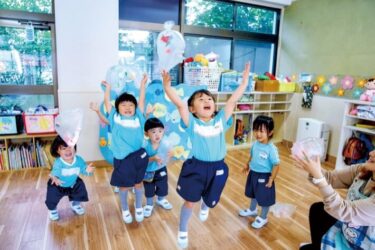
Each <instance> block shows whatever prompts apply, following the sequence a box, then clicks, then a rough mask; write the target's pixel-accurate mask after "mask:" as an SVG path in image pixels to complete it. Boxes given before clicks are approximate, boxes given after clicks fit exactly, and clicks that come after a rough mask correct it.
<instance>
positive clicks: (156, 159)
mask: <svg viewBox="0 0 375 250" xmlns="http://www.w3.org/2000/svg"><path fill="white" fill-rule="evenodd" d="M154 160H155V161H156V163H157V164H158V165H161V164H162V163H163V161H162V159H161V158H160V157H159V156H157V155H155V156H154Z"/></svg>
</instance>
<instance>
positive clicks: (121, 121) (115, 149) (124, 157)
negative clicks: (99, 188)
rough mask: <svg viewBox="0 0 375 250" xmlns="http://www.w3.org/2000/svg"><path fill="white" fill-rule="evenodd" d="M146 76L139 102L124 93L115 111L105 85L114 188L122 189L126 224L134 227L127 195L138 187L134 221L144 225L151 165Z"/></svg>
mask: <svg viewBox="0 0 375 250" xmlns="http://www.w3.org/2000/svg"><path fill="white" fill-rule="evenodd" d="M146 82H147V76H146V75H144V76H143V79H142V81H141V84H140V93H139V102H138V103H137V100H136V99H135V97H134V96H133V95H131V94H128V93H126V92H125V93H122V94H121V95H120V96H119V97H117V99H116V101H115V108H113V107H112V104H111V101H110V91H111V86H110V84H109V83H107V82H106V81H103V82H102V84H103V85H104V87H105V93H104V105H105V108H106V111H107V112H108V113H109V115H108V121H109V124H110V127H111V131H112V142H111V145H110V149H111V151H112V153H113V157H114V159H113V166H114V169H113V173H112V177H111V185H112V186H116V187H119V188H120V192H119V195H120V201H121V207H122V218H123V220H124V222H125V223H131V222H132V221H133V217H132V215H131V214H130V211H129V206H128V191H129V189H130V188H131V187H135V219H136V221H137V222H141V221H143V218H144V214H143V208H142V197H143V188H142V180H143V177H144V175H145V172H146V168H147V164H148V155H147V153H146V151H145V150H144V149H143V148H142V143H143V126H144V122H145V117H144V113H143V112H144V102H145V91H146Z"/></svg>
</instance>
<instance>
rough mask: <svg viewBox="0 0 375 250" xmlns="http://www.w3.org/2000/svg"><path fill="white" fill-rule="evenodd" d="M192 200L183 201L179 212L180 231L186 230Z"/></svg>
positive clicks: (191, 209)
mask: <svg viewBox="0 0 375 250" xmlns="http://www.w3.org/2000/svg"><path fill="white" fill-rule="evenodd" d="M193 207H194V202H189V201H185V203H184V204H183V205H182V207H181V212H180V227H179V231H180V232H187V229H188V222H189V219H190V217H191V215H192V213H193Z"/></svg>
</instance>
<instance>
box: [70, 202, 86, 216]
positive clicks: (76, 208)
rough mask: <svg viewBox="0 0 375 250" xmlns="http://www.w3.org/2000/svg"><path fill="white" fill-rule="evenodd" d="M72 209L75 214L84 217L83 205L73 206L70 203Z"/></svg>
mask: <svg viewBox="0 0 375 250" xmlns="http://www.w3.org/2000/svg"><path fill="white" fill-rule="evenodd" d="M70 207H71V208H72V210H73V212H75V213H76V214H78V215H82V214H84V213H85V209H84V208H83V207H82V206H81V205H74V206H73V203H70Z"/></svg>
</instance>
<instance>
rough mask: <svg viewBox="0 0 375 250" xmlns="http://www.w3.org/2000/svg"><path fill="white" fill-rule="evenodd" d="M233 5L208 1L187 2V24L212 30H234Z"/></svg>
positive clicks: (190, 0) (189, 0) (194, 0)
mask: <svg viewBox="0 0 375 250" xmlns="http://www.w3.org/2000/svg"><path fill="white" fill-rule="evenodd" d="M233 7H234V6H233V4H231V3H225V2H216V1H207V0H186V3H185V13H186V18H185V23H186V24H187V25H197V26H203V27H210V28H219V29H232V28H233Z"/></svg>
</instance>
